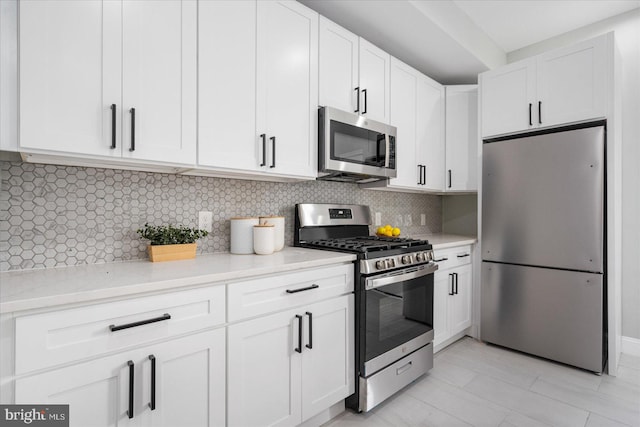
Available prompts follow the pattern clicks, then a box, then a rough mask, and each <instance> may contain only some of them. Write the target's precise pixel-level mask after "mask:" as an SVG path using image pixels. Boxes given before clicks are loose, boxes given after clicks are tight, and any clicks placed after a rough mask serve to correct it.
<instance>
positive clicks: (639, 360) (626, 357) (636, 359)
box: [619, 353, 640, 369]
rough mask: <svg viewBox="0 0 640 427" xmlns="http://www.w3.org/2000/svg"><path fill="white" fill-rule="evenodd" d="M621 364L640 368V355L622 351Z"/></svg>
mask: <svg viewBox="0 0 640 427" xmlns="http://www.w3.org/2000/svg"><path fill="white" fill-rule="evenodd" d="M619 364H620V365H621V366H626V367H627V368H634V369H640V356H632V355H630V354H625V353H622V354H621V355H620V361H619Z"/></svg>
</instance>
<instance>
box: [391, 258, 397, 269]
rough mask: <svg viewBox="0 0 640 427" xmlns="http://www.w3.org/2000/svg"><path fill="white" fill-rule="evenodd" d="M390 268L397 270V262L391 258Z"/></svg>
mask: <svg viewBox="0 0 640 427" xmlns="http://www.w3.org/2000/svg"><path fill="white" fill-rule="evenodd" d="M389 267H391V268H395V267H396V260H395V259H393V258H391V259H389Z"/></svg>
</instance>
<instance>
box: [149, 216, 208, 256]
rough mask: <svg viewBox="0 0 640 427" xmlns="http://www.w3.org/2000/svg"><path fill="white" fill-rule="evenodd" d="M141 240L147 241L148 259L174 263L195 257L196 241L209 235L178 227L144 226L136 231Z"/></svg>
mask: <svg viewBox="0 0 640 427" xmlns="http://www.w3.org/2000/svg"><path fill="white" fill-rule="evenodd" d="M137 233H138V234H139V235H140V237H142V238H143V239H147V240H149V246H148V251H149V259H150V260H151V261H153V262H157V261H174V260H179V259H190V258H195V257H196V247H197V244H196V240H198V239H200V238H201V237H205V236H207V235H208V234H209V232H208V231H205V230H199V229H197V228H189V227H184V226H182V225H178V226H177V227H174V226H173V225H160V226H155V225H149V224H148V223H147V224H145V225H144V227H143V228H140V229H138V230H137Z"/></svg>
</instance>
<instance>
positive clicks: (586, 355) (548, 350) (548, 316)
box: [481, 262, 604, 372]
mask: <svg viewBox="0 0 640 427" xmlns="http://www.w3.org/2000/svg"><path fill="white" fill-rule="evenodd" d="M602 277H603V275H602V274H597V273H583V272H576V271H565V270H553V269H548V268H537V267H525V266H519V265H509V264H496V263H490V262H483V263H482V296H481V298H482V310H481V325H482V331H481V335H482V340H483V341H487V342H490V343H494V344H498V345H501V346H504V347H509V348H513V349H515V350H520V351H523V352H525V353H530V354H534V355H537V356H541V357H545V358H547V359H552V360H556V361H558V362H562V363H566V364H569V365H573V366H577V367H580V368H583V369H588V370H590V371H593V372H602V369H603V361H604V356H603V348H604V347H603V332H602V329H603V325H602V319H603V282H602Z"/></svg>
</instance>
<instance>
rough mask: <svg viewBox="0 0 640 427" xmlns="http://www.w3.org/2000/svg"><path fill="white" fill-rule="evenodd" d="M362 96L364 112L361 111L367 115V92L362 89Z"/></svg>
mask: <svg viewBox="0 0 640 427" xmlns="http://www.w3.org/2000/svg"><path fill="white" fill-rule="evenodd" d="M362 94H363V95H364V110H362V114H367V90H366V89H362Z"/></svg>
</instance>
